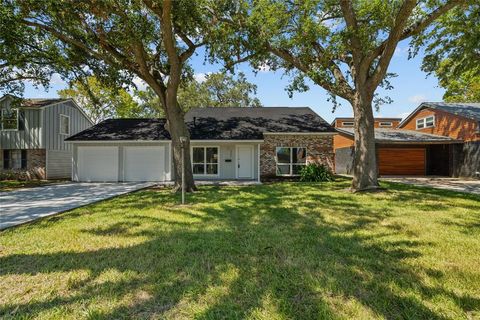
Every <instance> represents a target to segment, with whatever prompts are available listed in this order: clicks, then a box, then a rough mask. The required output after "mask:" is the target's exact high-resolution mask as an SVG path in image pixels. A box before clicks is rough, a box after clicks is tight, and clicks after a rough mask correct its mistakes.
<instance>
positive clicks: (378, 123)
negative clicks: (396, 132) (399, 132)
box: [334, 118, 400, 129]
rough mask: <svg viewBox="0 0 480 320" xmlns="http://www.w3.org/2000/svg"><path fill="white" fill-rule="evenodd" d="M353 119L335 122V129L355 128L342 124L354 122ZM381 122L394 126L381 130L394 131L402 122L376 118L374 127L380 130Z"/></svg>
mask: <svg viewBox="0 0 480 320" xmlns="http://www.w3.org/2000/svg"><path fill="white" fill-rule="evenodd" d="M353 121H354V120H353V118H351V119H343V120H342V119H337V120H335V123H334V127H335V128H345V127H346V128H353V126H344V125H343V124H342V122H353ZM380 122H391V123H392V126H391V127H381V128H385V129H394V128H396V127H397V126H398V125H399V124H400V121H398V120H389V119H388V118H385V120H383V118H375V122H374V127H375V128H380Z"/></svg>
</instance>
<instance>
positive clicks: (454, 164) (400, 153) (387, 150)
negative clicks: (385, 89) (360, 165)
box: [333, 102, 480, 177]
mask: <svg viewBox="0 0 480 320" xmlns="http://www.w3.org/2000/svg"><path fill="white" fill-rule="evenodd" d="M386 123H391V124H392V126H386V125H385V124H386ZM333 125H334V126H335V127H336V130H337V131H338V135H337V136H335V138H334V149H335V171H336V172H337V173H343V174H351V173H352V164H353V157H354V147H353V146H354V131H353V119H352V118H338V119H336V120H335V121H334V122H333ZM375 144H376V147H377V149H376V150H377V162H378V167H379V174H380V175H421V176H426V175H433V176H454V177H458V176H460V177H475V176H478V175H479V172H480V103H444V102H425V103H422V104H421V105H420V106H418V107H417V108H416V109H415V110H414V111H413V112H412V113H410V114H409V115H408V116H407V117H406V118H405V119H404V120H403V121H401V122H399V121H398V119H385V118H377V119H375Z"/></svg>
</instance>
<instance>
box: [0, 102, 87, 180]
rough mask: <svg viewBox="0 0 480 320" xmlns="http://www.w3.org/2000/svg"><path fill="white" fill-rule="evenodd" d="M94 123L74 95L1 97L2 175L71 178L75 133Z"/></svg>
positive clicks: (0, 152) (0, 159) (0, 164)
mask: <svg viewBox="0 0 480 320" xmlns="http://www.w3.org/2000/svg"><path fill="white" fill-rule="evenodd" d="M91 125H93V123H92V122H91V120H90V119H89V118H88V117H87V116H86V115H85V113H84V112H83V111H82V110H81V109H80V108H79V106H78V105H77V104H76V103H75V102H74V101H73V100H71V99H19V98H17V97H14V96H12V95H5V96H3V97H2V98H0V176H2V175H3V176H6V175H8V176H9V177H11V176H13V177H16V178H21V179H35V178H37V179H60V178H70V177H71V170H72V160H71V159H72V147H71V146H70V145H68V144H66V143H64V139H65V138H66V137H68V136H69V135H71V134H75V133H77V132H80V131H82V130H84V129H86V128H88V127H90V126H91Z"/></svg>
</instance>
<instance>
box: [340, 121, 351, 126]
mask: <svg viewBox="0 0 480 320" xmlns="http://www.w3.org/2000/svg"><path fill="white" fill-rule="evenodd" d="M342 126H344V127H353V121H343V122H342Z"/></svg>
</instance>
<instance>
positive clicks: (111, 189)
mask: <svg viewBox="0 0 480 320" xmlns="http://www.w3.org/2000/svg"><path fill="white" fill-rule="evenodd" d="M150 185H153V183H73V182H72V183H65V184H54V185H47V186H43V187H35V188H29V189H19V190H14V191H8V192H1V193H0V230H2V229H5V228H8V227H12V226H15V225H19V224H22V223H25V222H28V221H33V220H36V219H38V218H42V217H46V216H50V215H54V214H57V213H60V212H63V211H67V210H71V209H74V208H78V207H81V206H84V205H87V204H90V203H93V202H97V201H100V200H104V199H108V198H111V197H115V196H118V195H121V194H125V193H129V192H132V191H135V190H139V189H142V188H145V187H148V186H150Z"/></svg>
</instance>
